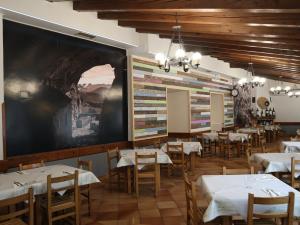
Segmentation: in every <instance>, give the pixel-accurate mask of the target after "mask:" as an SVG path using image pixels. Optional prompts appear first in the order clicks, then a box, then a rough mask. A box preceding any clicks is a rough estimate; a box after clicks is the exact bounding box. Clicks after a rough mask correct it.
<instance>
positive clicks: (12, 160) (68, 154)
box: [0, 141, 130, 168]
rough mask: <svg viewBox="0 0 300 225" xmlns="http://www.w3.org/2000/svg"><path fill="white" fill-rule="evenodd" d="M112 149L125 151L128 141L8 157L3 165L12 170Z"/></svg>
mask: <svg viewBox="0 0 300 225" xmlns="http://www.w3.org/2000/svg"><path fill="white" fill-rule="evenodd" d="M114 147H118V148H119V149H125V148H129V147H130V146H129V142H128V141H123V142H115V143H111V144H102V145H93V146H87V147H80V148H79V147H78V148H70V149H61V150H56V151H51V152H43V153H36V154H29V155H21V156H13V157H8V158H7V159H6V160H5V163H6V164H7V166H8V167H9V168H14V167H17V166H18V165H19V163H31V162H37V161H40V160H44V161H45V162H47V161H55V160H62V159H68V158H78V157H82V156H85V155H93V154H98V153H103V152H106V151H107V149H110V148H114ZM0 163H2V161H0Z"/></svg>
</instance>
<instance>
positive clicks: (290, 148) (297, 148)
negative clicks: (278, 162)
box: [281, 141, 300, 153]
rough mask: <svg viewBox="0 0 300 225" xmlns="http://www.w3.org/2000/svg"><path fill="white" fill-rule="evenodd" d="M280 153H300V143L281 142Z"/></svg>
mask: <svg viewBox="0 0 300 225" xmlns="http://www.w3.org/2000/svg"><path fill="white" fill-rule="evenodd" d="M281 152H285V153H293V152H298V153H300V141H283V142H282V146H281Z"/></svg>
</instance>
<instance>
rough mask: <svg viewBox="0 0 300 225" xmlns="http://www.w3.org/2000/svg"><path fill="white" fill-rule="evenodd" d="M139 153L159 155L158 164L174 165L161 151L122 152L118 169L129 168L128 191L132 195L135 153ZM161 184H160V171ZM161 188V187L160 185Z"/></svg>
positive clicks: (136, 150) (132, 150) (135, 150)
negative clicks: (132, 168)
mask: <svg viewBox="0 0 300 225" xmlns="http://www.w3.org/2000/svg"><path fill="white" fill-rule="evenodd" d="M136 152H138V153H140V154H154V153H155V152H156V153H157V163H158V164H169V163H172V161H171V159H170V158H169V156H168V155H167V154H166V153H165V152H164V151H162V150H160V149H126V150H120V160H119V161H118V164H117V167H127V190H128V193H129V194H130V193H131V192H132V187H131V179H132V175H131V169H130V167H131V166H134V165H135V153H136ZM158 174H159V178H158V180H159V183H160V171H159V173H158ZM159 187H160V185H159Z"/></svg>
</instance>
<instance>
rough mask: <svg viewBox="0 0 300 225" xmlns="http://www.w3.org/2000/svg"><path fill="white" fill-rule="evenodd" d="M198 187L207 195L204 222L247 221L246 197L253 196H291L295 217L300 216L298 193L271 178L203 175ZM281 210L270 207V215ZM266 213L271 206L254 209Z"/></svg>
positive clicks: (299, 196) (256, 175) (279, 207)
mask: <svg viewBox="0 0 300 225" xmlns="http://www.w3.org/2000/svg"><path fill="white" fill-rule="evenodd" d="M197 185H198V186H200V187H201V189H202V190H203V191H204V193H206V195H207V197H208V198H209V201H210V203H209V206H208V208H207V210H206V212H205V214H204V218H203V220H204V222H208V221H211V220H213V219H215V218H216V217H218V216H234V215H240V216H242V217H243V218H244V219H246V217H247V207H248V193H253V194H254V196H257V197H276V196H287V195H288V193H289V192H294V193H295V210H294V215H295V216H300V192H298V191H297V190H295V189H293V188H292V187H290V186H288V185H287V184H285V183H284V182H282V181H280V180H279V179H277V178H276V177H274V176H272V175H270V174H255V175H204V176H202V177H199V179H198V181H197ZM270 190H271V191H270ZM272 191H274V192H272ZM281 207H282V206H275V207H273V206H272V211H277V210H280V209H281ZM283 207H284V206H283ZM268 210H270V206H258V207H256V209H255V211H256V212H266V211H268Z"/></svg>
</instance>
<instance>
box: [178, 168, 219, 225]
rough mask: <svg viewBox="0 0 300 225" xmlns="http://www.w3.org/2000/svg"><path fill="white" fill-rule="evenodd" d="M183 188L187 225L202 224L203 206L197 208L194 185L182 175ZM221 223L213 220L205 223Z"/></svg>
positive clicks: (211, 224)
mask: <svg viewBox="0 0 300 225" xmlns="http://www.w3.org/2000/svg"><path fill="white" fill-rule="evenodd" d="M184 186H185V197H186V214H187V225H199V224H204V221H203V215H204V213H205V211H206V208H207V207H205V206H200V207H199V206H198V204H197V196H196V195H197V194H196V185H195V183H194V182H191V181H190V180H189V178H188V176H187V173H184ZM220 222H221V221H219V220H218V219H217V220H213V221H211V222H208V223H205V224H207V225H217V224H218V225H219V224H221V223H220Z"/></svg>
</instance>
